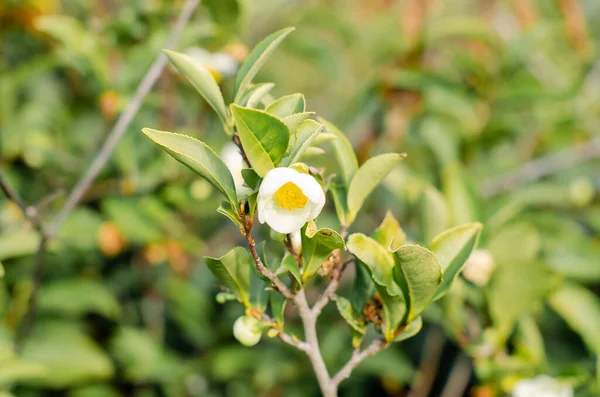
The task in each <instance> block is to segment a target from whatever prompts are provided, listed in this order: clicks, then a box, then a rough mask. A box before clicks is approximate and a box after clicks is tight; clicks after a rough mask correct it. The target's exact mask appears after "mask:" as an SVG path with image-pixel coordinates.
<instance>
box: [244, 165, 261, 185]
mask: <svg viewBox="0 0 600 397" xmlns="http://www.w3.org/2000/svg"><path fill="white" fill-rule="evenodd" d="M242 178H243V179H244V183H245V184H246V186H248V187H249V188H250V189H252V190H255V189H256V188H257V187H258V184H259V183H260V181H261V179H260V176H258V174H257V173H256V171H254V170H253V169H252V168H244V169H243V170H242Z"/></svg>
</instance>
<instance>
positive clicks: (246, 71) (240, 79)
mask: <svg viewBox="0 0 600 397" xmlns="http://www.w3.org/2000/svg"><path fill="white" fill-rule="evenodd" d="M293 30H294V28H292V27H290V28H285V29H281V30H279V31H277V32H275V33H273V34H271V35H269V36H267V37H266V38H265V39H263V40H262V41H261V42H260V43H258V44H257V45H256V47H254V49H253V50H252V51H251V52H250V54H249V55H248V57H247V58H246V61H244V64H243V65H242V66H241V67H240V70H239V71H238V74H237V77H236V79H235V87H234V90H233V94H234V98H235V99H234V102H235V103H237V102H239V100H240V97H241V95H242V93H243V92H244V91H245V90H246V88H247V87H248V86H249V85H250V84H251V83H252V79H253V78H254V76H256V73H258V71H259V70H260V68H261V67H262V66H263V65H264V64H265V62H266V61H267V59H268V58H269V56H270V55H271V54H272V53H273V51H275V49H276V48H277V47H278V46H279V44H280V43H281V42H282V41H283V39H285V37H286V36H287V35H288V34H290V33H291V32H292V31H293Z"/></svg>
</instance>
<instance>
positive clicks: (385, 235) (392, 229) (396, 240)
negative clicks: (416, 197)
mask: <svg viewBox="0 0 600 397" xmlns="http://www.w3.org/2000/svg"><path fill="white" fill-rule="evenodd" d="M373 238H374V239H375V240H377V242H378V243H379V244H381V245H382V246H384V247H386V248H391V250H392V251H395V250H397V249H398V248H400V246H401V245H402V244H404V243H405V242H406V234H404V230H402V228H401V227H400V223H398V221H397V220H396V218H394V214H392V211H390V210H388V211H387V212H386V213H385V218H383V222H381V225H379V227H378V228H377V229H375V231H374V232H373Z"/></svg>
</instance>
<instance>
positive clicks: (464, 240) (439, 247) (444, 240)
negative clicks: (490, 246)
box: [430, 223, 483, 300]
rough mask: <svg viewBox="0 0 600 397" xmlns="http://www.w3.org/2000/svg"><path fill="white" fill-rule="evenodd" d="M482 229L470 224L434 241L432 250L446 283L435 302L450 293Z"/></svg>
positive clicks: (443, 282)
mask: <svg viewBox="0 0 600 397" xmlns="http://www.w3.org/2000/svg"><path fill="white" fill-rule="evenodd" d="M482 228H483V226H482V225H481V223H468V224H466V225H461V226H456V227H454V228H452V229H448V230H446V231H445V232H443V233H442V234H440V235H438V236H437V237H435V238H434V239H433V241H432V242H431V246H430V248H431V251H433V253H434V254H435V256H436V258H437V260H438V261H439V263H440V265H441V266H442V271H443V272H444V281H442V285H440V287H439V288H438V290H437V292H436V293H435V297H434V298H433V300H437V299H440V298H441V297H442V296H444V294H446V292H448V290H449V289H450V287H451V286H452V283H453V282H454V280H456V277H458V275H459V274H460V272H461V271H462V269H463V267H464V265H465V262H466V261H467V259H468V258H469V256H470V255H471V252H472V251H473V249H474V248H475V246H476V245H477V240H478V239H479V234H480V232H481V229H482Z"/></svg>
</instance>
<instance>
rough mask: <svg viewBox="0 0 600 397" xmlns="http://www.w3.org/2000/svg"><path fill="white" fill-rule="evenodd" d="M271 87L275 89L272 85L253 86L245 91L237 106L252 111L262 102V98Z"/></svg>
mask: <svg viewBox="0 0 600 397" xmlns="http://www.w3.org/2000/svg"><path fill="white" fill-rule="evenodd" d="M273 87H275V84H273V83H260V84H254V85H252V86H251V87H250V88H248V89H247V90H246V93H245V94H244V97H243V98H242V99H241V100H240V102H239V103H237V104H238V105H240V106H245V107H247V108H252V109H254V108H256V106H257V105H258V104H259V103H260V102H261V101H262V99H263V97H264V96H265V95H266V94H268V93H269V91H271V90H272V89H273Z"/></svg>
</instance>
